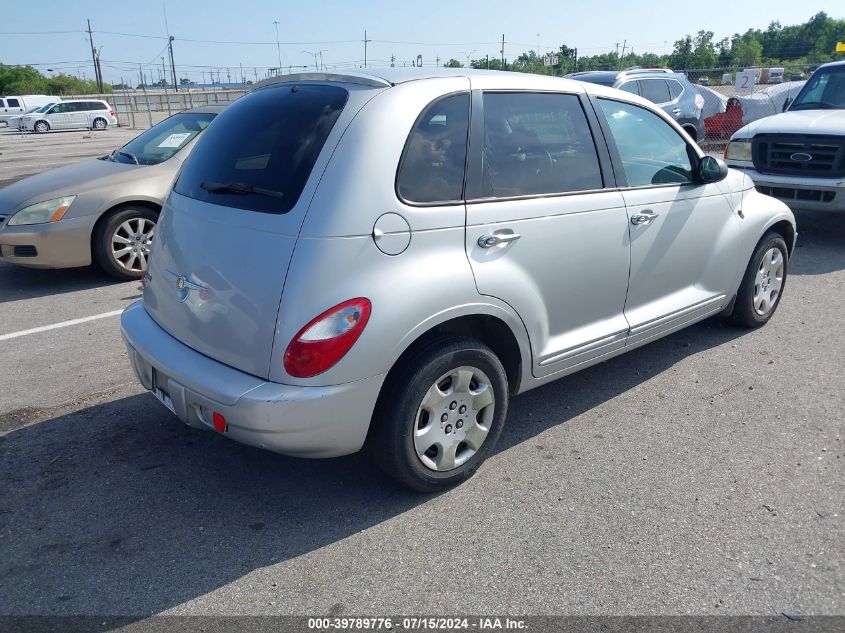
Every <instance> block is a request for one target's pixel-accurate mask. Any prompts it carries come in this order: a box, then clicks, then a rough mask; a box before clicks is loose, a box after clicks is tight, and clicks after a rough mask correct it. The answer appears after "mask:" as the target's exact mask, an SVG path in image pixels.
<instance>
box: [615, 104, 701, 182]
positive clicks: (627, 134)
mask: <svg viewBox="0 0 845 633" xmlns="http://www.w3.org/2000/svg"><path fill="white" fill-rule="evenodd" d="M598 102H599V104H600V105H601V109H602V111H603V112H604V116H605V117H606V119H607V123H608V125H609V127H610V132H611V135H612V136H613V140H614V141H615V143H616V149H617V150H618V152H619V156H620V158H621V160H622V166H623V168H624V170H625V177H626V178H627V180H628V185H629V186H631V187H649V186H652V185H665V184H683V183H688V182H692V181H693V177H692V162H691V160H690V156H689V152H688V147H687V144H686V141H685V140H684V139H683V138H681V136H680V134H678V133H677V132H676V131H675V129H674V128H673V127H672V126H671V125H669V124H668V123H667V122H666V121H664V120H663V119H662V118H661V117H659V116H658V115H657V114H655V113H653V112H649V111H648V110H647V109H645V108H641V107H639V106H636V105H633V104H631V103H622V102H620V101H611V100H610V99H599V100H598Z"/></svg>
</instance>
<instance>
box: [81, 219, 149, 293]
mask: <svg viewBox="0 0 845 633" xmlns="http://www.w3.org/2000/svg"><path fill="white" fill-rule="evenodd" d="M157 221H158V213H156V212H155V211H154V210H153V209H149V208H147V207H124V208H122V209H119V210H116V211H113V212H112V213H111V214H110V215H107V216H105V217H103V218H101V219H100V220H99V221H98V222H97V227H96V229H95V231H94V236H93V239H92V241H91V246H92V249H93V255H94V260H95V261H96V262H97V264H99V266H100V268H102V269H103V270H104V271H106V272H107V273H108V274H109V275H111V276H112V277H116V278H117V279H121V280H124V281H126V280H130V279H138V278H140V277H141V275H143V274H144V272H145V271H146V270H147V261H148V258H149V256H150V248H151V247H152V244H153V237H154V235H155V228H156V222H157Z"/></svg>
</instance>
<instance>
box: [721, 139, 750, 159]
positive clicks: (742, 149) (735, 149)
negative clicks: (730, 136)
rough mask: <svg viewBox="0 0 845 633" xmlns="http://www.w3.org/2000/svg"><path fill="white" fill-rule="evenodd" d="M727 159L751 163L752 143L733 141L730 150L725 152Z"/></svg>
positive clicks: (729, 144) (729, 146)
mask: <svg viewBox="0 0 845 633" xmlns="http://www.w3.org/2000/svg"><path fill="white" fill-rule="evenodd" d="M725 158H727V159H728V160H743V161H747V162H751V160H752V156H751V141H749V140H744V141H731V142H730V143H728V149H727V151H726V152H725Z"/></svg>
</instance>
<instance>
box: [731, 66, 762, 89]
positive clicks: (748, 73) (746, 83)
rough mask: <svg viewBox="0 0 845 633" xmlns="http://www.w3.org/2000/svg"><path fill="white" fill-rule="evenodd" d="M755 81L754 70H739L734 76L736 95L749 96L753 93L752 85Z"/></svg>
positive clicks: (755, 74)
mask: <svg viewBox="0 0 845 633" xmlns="http://www.w3.org/2000/svg"><path fill="white" fill-rule="evenodd" d="M756 80H757V73H756V72H754V69H753V68H752V69H749V70H741V71H740V72H738V73H737V74H736V84H735V88H736V94H738V95H750V94H751V93H752V92H754V83H755V81H756Z"/></svg>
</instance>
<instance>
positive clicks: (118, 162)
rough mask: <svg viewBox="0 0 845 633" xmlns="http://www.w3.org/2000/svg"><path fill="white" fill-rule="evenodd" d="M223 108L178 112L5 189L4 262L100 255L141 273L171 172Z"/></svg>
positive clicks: (119, 273)
mask: <svg viewBox="0 0 845 633" xmlns="http://www.w3.org/2000/svg"><path fill="white" fill-rule="evenodd" d="M221 110H222V106H207V107H202V108H195V109H193V110H188V111H185V112H180V113H178V114H174V115H173V116H171V117H169V118H167V119H165V120H164V121H162V122H161V123H159V124H158V125H155V126H153V127H152V128H150V129H149V130H147V131H146V132H144V133H142V134H141V135H139V136H137V137H136V138H135V139H133V140H131V141H129V143H127V144H126V145H124V146H123V147H121V148H120V149H116V150H114V151H113V152H112V153H111V154H109V155H108V156H103V157H102V158H99V159H92V160H87V161H84V162H81V163H77V164H76V165H69V166H67V167H61V168H59V169H52V170H50V171H46V172H43V173H41V174H38V175H37V176H32V177H30V178H26V179H24V180H20V181H18V182H16V183H13V184H11V185H8V186H7V187H4V188H2V189H0V260H2V261H5V262H9V263H12V264H18V265H21V266H29V267H32V268H70V267H73V266H87V265H89V264H91V262H92V261H95V262H97V263H98V264H99V265H100V266H101V267H102V268H103V270H105V271H106V272H107V273H109V274H110V275H112V276H114V277H116V278H118V279H137V278H138V277H140V276H141V274H142V273H143V272H144V270H146V264H147V255H148V253H149V248H150V244H151V242H152V240H153V236H154V232H155V225H156V222H157V220H158V213H159V210H160V209H161V205H162V203H163V201H164V198H165V196H166V195H167V191H168V189H169V188H170V185H171V184H172V183H173V178H174V177H175V175H176V172H177V171H178V170H179V167H180V166H181V165H182V161H183V160H184V159H185V157H186V156H187V155H188V153H189V152H190V151H191V149H192V148H193V145H194V141H195V139H196V137H197V136H198V135H199V134H200V133H201V132H202V131H203V130H204V129H205V128H206V127H207V126H208V125H209V123H211V121H212V119H214V117H215V116H216V115H217V113H218V112H220V111H221Z"/></svg>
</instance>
